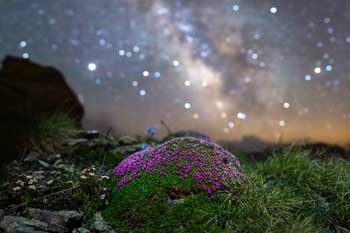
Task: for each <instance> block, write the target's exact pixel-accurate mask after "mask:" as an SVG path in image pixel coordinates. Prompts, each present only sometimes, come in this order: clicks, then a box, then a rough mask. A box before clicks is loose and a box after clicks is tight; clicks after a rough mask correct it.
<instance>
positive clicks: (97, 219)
mask: <svg viewBox="0 0 350 233" xmlns="http://www.w3.org/2000/svg"><path fill="white" fill-rule="evenodd" d="M92 227H93V229H94V230H96V231H98V232H109V231H111V230H112V227H111V226H109V225H108V224H107V223H106V222H105V220H104V219H103V217H102V214H101V212H97V213H96V214H95V215H94V218H93V226H92Z"/></svg>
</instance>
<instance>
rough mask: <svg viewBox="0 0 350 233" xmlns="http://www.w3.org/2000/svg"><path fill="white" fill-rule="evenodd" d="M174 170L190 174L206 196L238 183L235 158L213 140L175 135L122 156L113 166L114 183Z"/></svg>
mask: <svg viewBox="0 0 350 233" xmlns="http://www.w3.org/2000/svg"><path fill="white" fill-rule="evenodd" d="M147 173H152V174H159V175H160V176H166V175H167V174H175V175H178V176H180V177H181V178H182V179H185V178H190V179H192V180H193V181H195V182H196V184H197V188H198V189H201V190H205V191H206V192H207V193H208V194H209V195H210V196H213V194H214V193H215V192H216V191H218V190H220V191H233V190H234V188H235V187H237V185H240V183H241V177H242V173H241V170H240V162H239V161H238V159H237V158H236V157H235V156H234V155H233V154H231V153H230V152H228V151H226V150H225V149H223V148H221V147H220V146H218V145H217V144H215V143H212V142H208V141H206V140H201V139H196V138H188V137H185V138H176V139H173V140H170V141H168V142H166V143H164V144H162V145H160V146H158V147H157V148H155V149H154V148H151V147H147V148H146V149H145V150H142V151H139V152H136V153H134V154H132V155H130V156H129V157H128V158H127V159H125V160H123V161H122V162H121V163H120V164H119V165H118V166H117V167H116V168H115V169H114V174H115V176H116V177H117V179H118V183H117V185H118V187H119V188H122V187H123V186H124V185H126V184H128V183H130V182H132V181H133V180H135V179H137V178H139V177H141V176H143V175H147Z"/></svg>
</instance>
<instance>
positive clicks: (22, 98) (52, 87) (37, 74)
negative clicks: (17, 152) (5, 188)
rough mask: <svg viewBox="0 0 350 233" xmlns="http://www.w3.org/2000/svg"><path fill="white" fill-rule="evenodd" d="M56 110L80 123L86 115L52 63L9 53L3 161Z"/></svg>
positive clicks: (4, 73)
mask: <svg viewBox="0 0 350 233" xmlns="http://www.w3.org/2000/svg"><path fill="white" fill-rule="evenodd" d="M55 113H65V114H67V115H68V116H70V117H71V118H72V119H74V120H75V121H76V122H77V123H78V124H80V123H81V120H82V118H83V115H84V109H83V107H82V105H81V104H80V103H79V100H78V98H77V97H76V95H75V94H74V92H73V91H72V89H71V88H70V87H69V86H68V85H67V83H66V81H65V79H64V76H63V75H62V74H61V73H60V72H59V71H58V70H56V69H54V68H52V67H45V66H41V65H38V64H35V63H33V62H31V61H29V60H26V59H21V58H16V57H10V56H8V57H6V58H5V59H4V61H3V63H2V69H1V70H0V148H1V150H2V151H1V155H0V164H3V163H4V162H6V161H7V160H9V157H11V156H12V155H8V154H9V153H13V152H14V148H16V147H22V146H23V145H24V144H25V143H26V140H28V132H30V129H31V128H32V127H33V126H36V125H37V124H38V122H39V121H40V120H41V119H43V118H45V117H49V116H52V115H53V114H55Z"/></svg>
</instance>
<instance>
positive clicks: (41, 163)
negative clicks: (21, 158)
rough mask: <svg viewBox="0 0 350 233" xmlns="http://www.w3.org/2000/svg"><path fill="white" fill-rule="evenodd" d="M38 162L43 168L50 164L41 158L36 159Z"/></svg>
mask: <svg viewBox="0 0 350 233" xmlns="http://www.w3.org/2000/svg"><path fill="white" fill-rule="evenodd" d="M38 162H39V164H40V165H41V166H43V167H44V168H49V167H50V164H49V163H48V162H45V161H43V160H38Z"/></svg>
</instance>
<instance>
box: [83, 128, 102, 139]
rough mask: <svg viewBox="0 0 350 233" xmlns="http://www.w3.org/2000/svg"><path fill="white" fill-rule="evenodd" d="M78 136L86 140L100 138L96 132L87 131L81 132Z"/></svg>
mask: <svg viewBox="0 0 350 233" xmlns="http://www.w3.org/2000/svg"><path fill="white" fill-rule="evenodd" d="M78 136H79V137H82V138H86V139H95V138H98V137H99V136H100V132H98V131H97V130H87V131H83V132H81V133H80V134H79V135H78Z"/></svg>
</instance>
